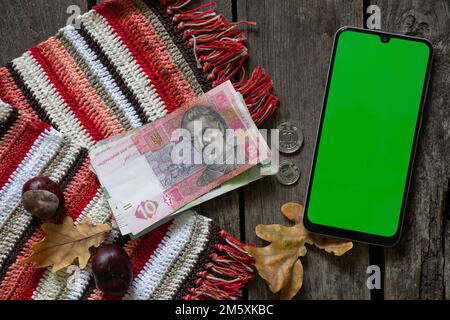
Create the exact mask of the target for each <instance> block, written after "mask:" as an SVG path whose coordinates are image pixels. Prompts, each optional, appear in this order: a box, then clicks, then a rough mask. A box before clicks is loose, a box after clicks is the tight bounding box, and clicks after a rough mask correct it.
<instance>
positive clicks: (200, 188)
mask: <svg viewBox="0 0 450 320" xmlns="http://www.w3.org/2000/svg"><path fill="white" fill-rule="evenodd" d="M89 154H90V158H91V168H92V170H93V171H94V172H95V173H96V174H97V176H98V179H99V181H100V183H101V185H102V188H103V190H104V194H105V196H106V199H107V201H108V203H109V205H110V207H111V210H112V212H113V214H114V218H115V221H116V223H117V226H118V227H119V229H120V231H121V233H122V234H123V235H127V234H129V235H130V236H131V237H138V236H141V235H142V234H144V233H146V232H149V231H151V230H152V229H154V228H156V227H158V226H159V225H161V224H163V223H165V222H166V221H168V220H169V219H172V218H173V217H174V216H175V215H177V214H180V213H182V212H184V211H186V210H188V209H190V208H192V207H194V206H196V205H198V204H200V203H203V202H205V201H208V200H210V199H212V198H215V197H217V196H220V195H222V194H224V193H227V192H229V191H231V190H234V189H237V188H240V187H242V186H245V185H247V184H248V183H250V182H252V181H255V180H258V179H260V178H262V177H263V176H266V175H273V174H276V171H277V169H278V166H277V165H276V163H274V162H272V161H271V152H270V150H269V147H268V146H267V143H266V140H265V138H264V137H263V136H262V135H261V133H260V132H259V131H258V129H257V128H256V126H255V124H254V122H253V121H252V119H251V116H250V114H249V112H248V109H247V107H246V105H245V102H244V100H243V99H242V96H241V95H240V94H239V93H238V92H236V90H235V89H234V87H233V85H232V84H231V82H226V83H224V84H222V85H220V86H218V87H216V88H214V89H213V90H211V91H210V92H208V93H207V94H205V95H203V96H202V97H200V98H198V99H196V100H195V101H192V102H191V103H190V104H189V105H187V106H184V107H182V108H180V109H178V110H177V111H175V112H173V113H171V114H169V115H167V116H165V117H164V118H162V119H160V120H157V121H155V122H153V123H150V124H148V125H146V126H144V127H141V128H139V129H135V130H132V131H129V132H126V133H124V134H122V135H120V136H115V137H112V138H109V139H106V140H103V141H100V142H99V143H97V144H96V146H95V147H94V148H92V149H91V150H90V152H89Z"/></svg>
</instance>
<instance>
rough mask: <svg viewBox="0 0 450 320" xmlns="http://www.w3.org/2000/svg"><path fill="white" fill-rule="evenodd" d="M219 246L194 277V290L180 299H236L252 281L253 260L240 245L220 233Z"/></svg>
mask: <svg viewBox="0 0 450 320" xmlns="http://www.w3.org/2000/svg"><path fill="white" fill-rule="evenodd" d="M218 235H219V237H220V238H221V242H222V243H220V244H216V245H215V246H214V249H215V252H214V253H211V254H210V256H209V262H207V263H205V264H204V266H203V267H204V271H201V272H198V273H197V274H196V280H195V281H194V287H192V288H190V289H189V293H188V294H187V295H185V296H184V297H183V298H182V299H183V300H206V299H216V300H237V299H239V298H240V297H241V295H242V288H243V287H244V285H245V284H246V283H247V282H248V281H249V280H251V279H252V277H253V276H252V274H253V268H254V264H255V262H254V260H253V258H252V257H251V256H249V255H248V254H247V252H246V251H245V250H244V244H243V243H241V242H239V241H238V240H236V239H235V238H233V237H231V236H230V235H229V234H228V233H227V232H225V231H220V232H219V234H218Z"/></svg>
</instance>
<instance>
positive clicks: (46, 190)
mask: <svg viewBox="0 0 450 320" xmlns="http://www.w3.org/2000/svg"><path fill="white" fill-rule="evenodd" d="M22 204H23V207H24V208H25V210H27V211H28V212H29V213H31V214H32V215H34V216H36V217H38V218H40V219H43V220H46V219H50V218H53V217H54V216H56V215H57V214H58V213H59V212H60V211H61V209H62V208H63V207H64V195H63V193H62V191H61V188H60V187H59V185H58V184H57V183H56V182H54V181H52V180H51V179H50V178H48V177H43V176H41V177H35V178H32V179H30V180H28V181H27V182H26V183H25V184H24V185H23V187H22Z"/></svg>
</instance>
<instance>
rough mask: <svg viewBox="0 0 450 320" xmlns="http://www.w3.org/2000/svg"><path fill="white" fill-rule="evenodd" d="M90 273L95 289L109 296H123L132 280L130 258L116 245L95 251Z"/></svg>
mask: <svg viewBox="0 0 450 320" xmlns="http://www.w3.org/2000/svg"><path fill="white" fill-rule="evenodd" d="M92 272H93V273H94V279H95V284H96V285H97V288H98V289H100V290H101V291H103V292H104V293H106V294H110V295H123V294H125V293H126V292H127V290H128V288H129V287H130V285H131V281H132V280H133V270H132V268H131V260H130V257H129V256H128V254H127V253H126V251H125V250H124V249H123V248H122V247H121V246H119V245H117V244H108V245H103V246H101V247H99V248H98V249H97V251H96V252H95V255H94V257H93V258H92Z"/></svg>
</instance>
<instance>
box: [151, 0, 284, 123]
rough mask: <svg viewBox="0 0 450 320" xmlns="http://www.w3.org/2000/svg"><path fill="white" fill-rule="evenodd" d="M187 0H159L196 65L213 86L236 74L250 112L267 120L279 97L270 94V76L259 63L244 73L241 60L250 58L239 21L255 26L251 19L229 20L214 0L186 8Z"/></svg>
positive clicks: (261, 119) (271, 89)
mask: <svg viewBox="0 0 450 320" xmlns="http://www.w3.org/2000/svg"><path fill="white" fill-rule="evenodd" d="M190 2H191V1H190V0H161V1H160V4H161V5H162V6H163V7H164V8H165V10H166V12H167V13H168V14H170V15H173V18H172V19H173V21H174V22H175V23H176V24H177V28H178V29H179V30H180V31H182V32H183V37H184V38H185V39H186V41H187V44H188V46H190V47H191V48H192V49H193V51H194V55H195V58H196V61H197V66H198V68H200V69H203V71H205V72H206V73H207V74H208V80H210V81H211V82H212V84H213V86H217V85H219V84H221V83H223V82H225V81H227V80H232V81H233V79H234V78H235V76H238V75H239V76H240V79H241V80H240V81H239V82H236V83H234V86H235V88H236V89H237V90H238V91H239V92H241V93H242V95H243V96H244V100H245V102H246V103H247V106H248V108H249V111H250V114H251V115H252V118H253V120H254V121H255V123H256V124H257V125H259V124H261V123H262V122H263V121H264V120H266V119H267V118H268V117H269V116H270V115H271V114H272V113H273V112H274V111H275V109H276V108H277V106H278V102H279V99H278V98H277V97H275V96H274V95H273V85H272V82H271V80H270V77H269V76H268V75H267V73H266V72H265V71H264V70H263V69H262V68H261V67H258V68H257V69H256V70H255V71H254V72H253V73H252V75H251V76H250V78H249V79H246V77H245V68H244V64H245V63H246V62H247V60H248V59H249V54H248V50H247V47H246V46H245V43H244V42H245V39H246V37H245V35H244V34H243V33H242V32H240V31H239V30H238V26H239V25H240V24H246V25H251V26H254V25H256V24H255V23H254V22H250V21H239V22H230V21H228V20H226V19H225V17H224V15H223V14H219V13H216V12H215V11H214V10H213V9H212V7H214V5H215V2H210V3H207V4H203V5H201V6H199V7H197V8H194V9H189V10H188V9H186V6H187V5H188V4H189V3H190Z"/></svg>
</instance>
